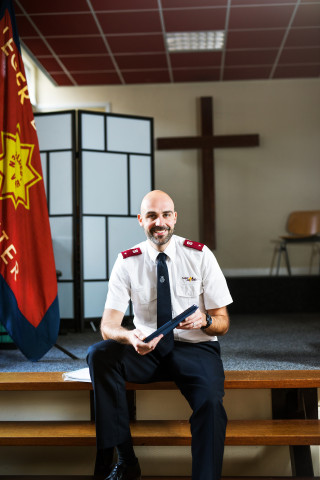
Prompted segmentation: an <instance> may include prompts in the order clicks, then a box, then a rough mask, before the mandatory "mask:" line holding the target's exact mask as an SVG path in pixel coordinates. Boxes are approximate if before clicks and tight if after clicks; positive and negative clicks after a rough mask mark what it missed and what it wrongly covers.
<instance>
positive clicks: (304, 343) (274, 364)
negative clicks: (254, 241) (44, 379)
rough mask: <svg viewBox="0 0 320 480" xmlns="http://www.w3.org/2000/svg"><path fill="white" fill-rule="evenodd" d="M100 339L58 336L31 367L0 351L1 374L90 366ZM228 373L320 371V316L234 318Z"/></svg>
mask: <svg viewBox="0 0 320 480" xmlns="http://www.w3.org/2000/svg"><path fill="white" fill-rule="evenodd" d="M100 340H101V338H100V333H98V332H93V330H92V329H91V328H90V329H88V330H86V331H85V332H84V333H73V332H68V333H67V334H65V335H60V336H59V338H58V340H57V344H58V345H60V346H61V347H63V348H65V349H67V350H68V351H70V352H72V353H73V354H74V355H76V356H77V357H78V360H73V359H71V358H70V357H69V356H68V355H66V354H65V353H63V352H62V351H60V350H59V349H58V348H56V347H53V348H52V349H51V350H50V351H49V352H48V353H47V354H46V355H45V356H44V357H43V358H42V359H41V360H40V361H38V362H30V361H28V360H26V358H25V357H24V356H23V355H22V353H21V352H20V351H19V350H2V349H0V371H2V372H14V371H20V372H23V371H25V372H46V371H48V372H49V371H60V372H67V371H72V370H77V369H80V368H84V367H86V366H87V365H86V360H85V358H86V353H87V349H88V347H89V346H90V345H92V344H93V343H96V342H99V341H100ZM219 341H220V344H221V355H222V359H223V362H224V367H225V370H304V369H306V370H313V369H320V314H281V315H275V314H268V315H234V316H232V317H231V327H230V330H229V332H228V333H227V334H226V335H225V336H223V337H220V339H219Z"/></svg>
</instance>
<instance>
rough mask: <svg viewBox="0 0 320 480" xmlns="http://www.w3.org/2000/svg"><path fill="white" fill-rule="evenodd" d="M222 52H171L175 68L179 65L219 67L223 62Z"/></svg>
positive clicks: (172, 63)
mask: <svg viewBox="0 0 320 480" xmlns="http://www.w3.org/2000/svg"><path fill="white" fill-rule="evenodd" d="M221 56H222V52H186V53H171V55H170V60H171V65H172V67H173V68H177V67H217V66H220V63H221Z"/></svg>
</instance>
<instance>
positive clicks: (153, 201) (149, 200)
mask: <svg viewBox="0 0 320 480" xmlns="http://www.w3.org/2000/svg"><path fill="white" fill-rule="evenodd" d="M152 205H166V206H169V205H170V208H171V210H172V212H174V203H173V200H172V198H171V197H170V196H169V195H168V194H167V193H166V192H163V191H162V190H152V191H151V192H149V193H147V195H145V196H144V197H143V199H142V202H141V207H140V212H141V214H143V213H145V212H146V211H148V210H149V209H150V207H151V206H152Z"/></svg>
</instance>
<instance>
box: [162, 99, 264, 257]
mask: <svg viewBox="0 0 320 480" xmlns="http://www.w3.org/2000/svg"><path fill="white" fill-rule="evenodd" d="M200 100H201V135H199V136H197V137H171V138H158V139H157V148H158V150H180V149H200V150H201V154H202V155H201V157H202V158H201V160H202V162H201V163H202V173H201V177H202V202H201V212H202V222H201V224H202V231H201V242H203V243H205V244H206V245H207V246H208V247H209V248H210V249H211V250H214V249H215V248H216V213H215V210H216V200H215V179H214V149H215V148H235V147H256V146H258V145H259V135H258V134H252V135H214V133H213V99H212V98H211V97H201V99H200Z"/></svg>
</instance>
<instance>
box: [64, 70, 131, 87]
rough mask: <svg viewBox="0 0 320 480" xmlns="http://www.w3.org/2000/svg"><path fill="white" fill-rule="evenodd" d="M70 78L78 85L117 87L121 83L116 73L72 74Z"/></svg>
mask: <svg viewBox="0 0 320 480" xmlns="http://www.w3.org/2000/svg"><path fill="white" fill-rule="evenodd" d="M72 77H73V78H74V80H75V81H76V82H77V84H78V85H105V84H109V85H118V84H120V83H121V81H120V79H119V76H118V75H117V74H116V73H109V72H97V73H95V72H88V73H73V74H72Z"/></svg>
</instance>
